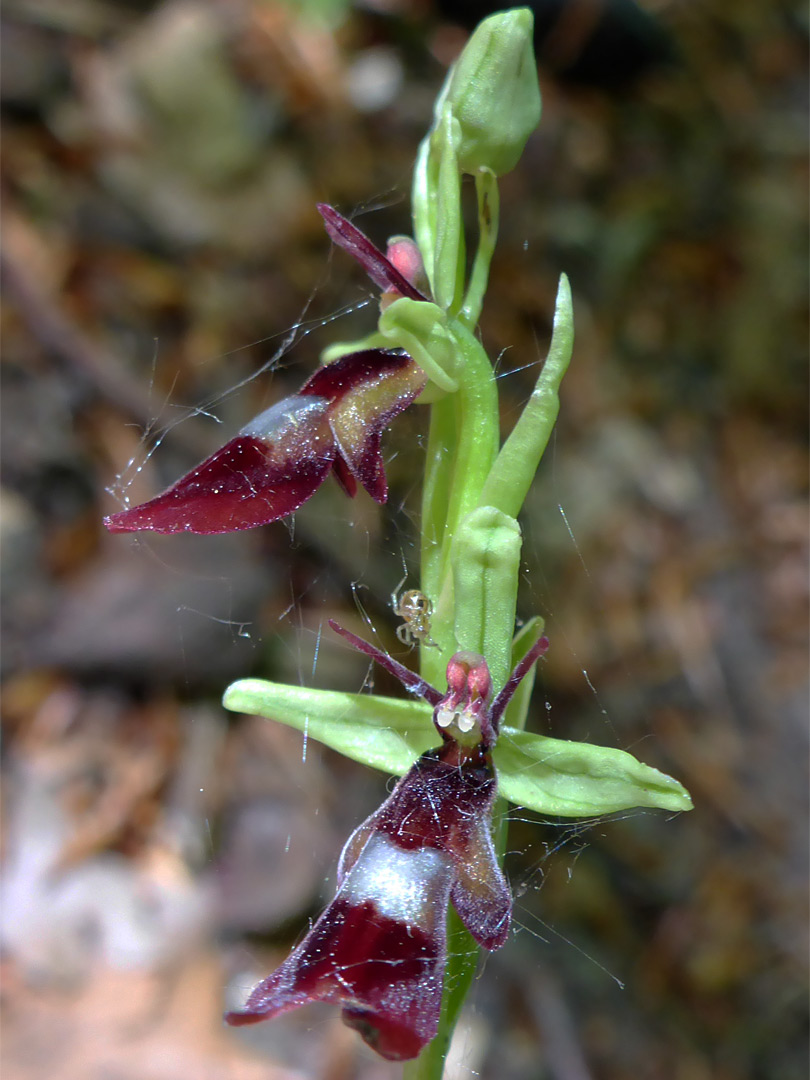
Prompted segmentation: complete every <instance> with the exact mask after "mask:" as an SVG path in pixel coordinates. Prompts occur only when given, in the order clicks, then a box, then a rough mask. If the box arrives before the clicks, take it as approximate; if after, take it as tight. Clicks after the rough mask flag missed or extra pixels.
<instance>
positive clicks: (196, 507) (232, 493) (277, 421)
mask: <svg viewBox="0 0 810 1080" xmlns="http://www.w3.org/2000/svg"><path fill="white" fill-rule="evenodd" d="M327 408H328V403H327V402H326V401H323V400H321V399H318V398H313V397H304V398H302V397H300V396H299V395H294V396H293V397H289V398H286V399H285V400H284V401H281V402H279V403H278V404H276V405H274V406H272V407H271V408H270V409H268V410H266V411H265V412H264V413H262V414H261V415H260V416H258V417H256V418H255V419H254V420H252V421H251V422H250V423H249V424H248V425H246V427H245V428H243V430H242V431H241V432H240V433H239V435H237V436H236V438H234V439H231V440H230V442H228V443H226V444H225V446H223V447H221V448H220V449H219V450H217V452H216V453H215V454H212V455H211V457H209V458H207V459H206V460H205V461H204V462H203V463H202V464H201V465H198V466H197V467H196V468H195V469H192V470H191V472H190V473H187V474H186V475H185V476H184V477H182V478H181V479H180V480H178V481H177V483H175V484H173V485H172V486H171V487H170V488H169V489H168V490H167V491H164V492H163V494H161V495H158V496H156V497H155V498H154V499H150V500H149V502H146V503H142V504H141V505H140V506H134V507H131V508H130V509H128V510H122V511H120V512H119V513H117V514H112V515H111V516H110V517H108V518H106V519H105V524H106V526H107V528H108V529H109V530H110V531H111V532H135V531H137V530H141V529H147V530H151V531H152V532H160V533H176V532H192V533H223V532H234V531H235V530H238V529H251V528H254V527H255V526H257V525H266V524H267V523H268V522H271V521H277V520H278V519H279V518H282V517H285V516H286V515H287V514H291V513H292V512H293V511H294V510H297V509H298V507H299V506H301V504H302V503H304V502H306V500H307V499H309V498H310V497H311V496H312V495H313V494H314V493H315V492H316V491H317V489H318V487H319V486H320V485H321V484H322V483H323V481H324V479H325V478H326V476H327V474H328V472H329V470H330V468H331V467H332V463H333V461H334V457H335V441H334V438H333V436H332V434H331V431H330V428H329V423H328V420H327V415H326V414H327Z"/></svg>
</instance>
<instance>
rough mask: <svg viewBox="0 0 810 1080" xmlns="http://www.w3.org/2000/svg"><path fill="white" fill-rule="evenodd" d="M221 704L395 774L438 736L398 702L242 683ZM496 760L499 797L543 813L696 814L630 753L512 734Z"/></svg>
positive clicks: (505, 736) (683, 796) (417, 711)
mask: <svg viewBox="0 0 810 1080" xmlns="http://www.w3.org/2000/svg"><path fill="white" fill-rule="evenodd" d="M223 704H224V705H225V707H226V708H227V709H231V710H233V711H235V712H243V713H250V714H252V715H255V716H265V717H267V719H268V720H277V721H278V722H279V723H281V724H287V726H288V727H293V728H296V729H297V730H298V731H301V732H303V733H304V734H305V735H306V736H307V737H308V738H311V739H316V740H317V741H318V742H321V743H324V744H325V745H326V746H329V747H331V748H332V749H333V750H337V751H338V753H341V754H344V755H345V756H346V757H350V758H352V759H353V760H354V761H360V762H362V763H363V764H364V765H370V766H371V767H372V768H375V769H381V770H383V771H384V772H388V773H394V774H396V775H397V776H403V775H404V774H405V773H406V772H407V771H408V769H409V768H410V767H411V765H413V763H414V761H415V760H416V759H417V758H418V757H419V755H420V754H422V753H424V752H425V750H429V749H430V748H431V747H433V746H435V745H436V743H437V738H438V737H437V735H436V729H435V728H434V726H433V723H432V721H431V709H430V706H429V705H426V704H424V703H423V702H417V701H407V700H403V699H399V698H389V697H381V696H378V695H370V694H347V693H339V692H337V691H334V690H307V689H306V688H302V687H299V686H286V685H283V684H280V683H272V682H266V681H265V680H264V679H242V680H240V681H239V682H236V683H234V684H233V685H232V686H231V687H230V688H229V689H228V690H227V691H226V693H225V697H224V699H223ZM493 754H494V761H495V766H496V768H497V772H498V785H499V789H500V793H501V795H503V796H504V798H507V799H509V801H510V802H514V803H518V804H519V805H520V806H524V807H526V808H527V809H529V810H537V811H539V812H540V813H542V814H558V815H560V816H562V817H574V818H577V817H592V816H593V815H595V814H609V813H612V812H613V811H615V810H627V809H629V808H630V807H633V806H656V807H659V808H660V809H662V810H691V809H692V801H691V799H690V798H689V794H688V793H687V791H686V790H685V789H684V788H683V787H682V786H681V785H680V784H679V783H678V781H677V780H673V779H672V777H670V776H665V775H664V774H663V773H661V772H659V771H658V770H657V769H653V768H651V767H650V766H649V765H644V764H642V763H641V762H640V761H638V760H637V759H636V758H634V757H633V756H632V754H628V753H626V752H625V751H624V750H616V749H614V748H612V747H605V746H593V745H591V744H590V743H576V742H567V741H565V740H563V739H550V738H546V737H545V736H543V735H533V734H532V733H531V732H528V731H519V730H517V729H516V728H512V727H506V726H505V727H503V728H502V730H501V736H500V738H499V740H498V743H497V745H496V746H495V750H494V752H493Z"/></svg>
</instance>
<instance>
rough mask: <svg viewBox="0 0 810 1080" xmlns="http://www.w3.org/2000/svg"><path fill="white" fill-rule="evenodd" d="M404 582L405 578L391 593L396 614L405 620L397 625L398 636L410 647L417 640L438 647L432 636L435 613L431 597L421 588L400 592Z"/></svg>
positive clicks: (392, 605)
mask: <svg viewBox="0 0 810 1080" xmlns="http://www.w3.org/2000/svg"><path fill="white" fill-rule="evenodd" d="M404 583H405V578H403V579H402V581H400V583H399V585H397V587H396V588H395V589H394V591H393V592H392V593H391V607H392V608H393V611H394V614H395V615H398V616H399V617H400V619H404V620H405V621H404V622H403V623H401V625H400V626H398V627H397V638H398V639H399V640H400V641H401V642H402V644H403V645H407V646H408V648H409V649H412V648H413V647H414V645H415V644H416V643H417V641H418V642H419V644H420V645H429V646H431V647H432V648H435V649H438V648H439V646H438V644H437V643H436V642H435V641H434V640H433V638H431V636H430V617H431V615H432V614H433V604H432V603H431V600H430V597H429V596H425V594H424V593H423V592H420V591H419V589H407V590H406V591H405V592H403V593H400V591H399V590H400V589H401V588H402V586H403V585H404Z"/></svg>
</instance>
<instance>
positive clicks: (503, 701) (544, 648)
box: [489, 635, 548, 732]
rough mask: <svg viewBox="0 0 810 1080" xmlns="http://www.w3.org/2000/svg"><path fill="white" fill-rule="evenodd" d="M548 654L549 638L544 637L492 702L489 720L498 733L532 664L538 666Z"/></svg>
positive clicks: (532, 648) (520, 662)
mask: <svg viewBox="0 0 810 1080" xmlns="http://www.w3.org/2000/svg"><path fill="white" fill-rule="evenodd" d="M547 652H548V638H547V637H546V636H545V635H543V637H540V638H538V639H537V641H536V642H535V643H534V645H533V646H532V647H531V649H529V651H528V652H527V653H526V655H525V656H524V657H523V659H522V660H519V661H518V662H517V664H515V670H514V671H513V672H512V674H511V675H510V676H509V678H508V679H507V680H506V683H505V685H504V688H503V690H501V692H500V693H499V694H498V696H497V697H496V698H495V700H494V701H493V702H492V708H491V709H490V710H489V718H490V721H491V722H492V726H493V728H494V729H495V731H496V732H497V730H498V727H499V725H500V722H501V717H502V716H503V713H504V710H505V709H506V706H507V705H508V704H509V702H510V701H511V700H512V696H513V694H514V693H515V691H516V690H517V688H518V686H520V684H521V682H522V681H523V679H524V678H525V677H526V675H527V673H528V672H529V670H530V669H531V666H532V664H536V663H537V661H538V660H539V659H540V657H541V656H543V655H544V654H545V653H547Z"/></svg>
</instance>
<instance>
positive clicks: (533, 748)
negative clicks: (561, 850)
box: [493, 727, 692, 818]
mask: <svg viewBox="0 0 810 1080" xmlns="http://www.w3.org/2000/svg"><path fill="white" fill-rule="evenodd" d="M493 757H494V761H495V767H496V769H497V773H498V786H499V793H500V795H502V796H503V798H505V799H508V800H509V802H512V803H515V804H517V805H518V806H524V807H526V808H527V809H529V810H536V811H538V813H541V814H554V815H557V816H559V817H573V818H578V817H591V816H594V815H598V814H612V813H614V812H615V811H616V810H629V809H631V807H634V806H655V807H658V808H659V809H660V810H691V809H692V800H691V798H690V797H689V792H688V791H687V790H686V788H684V787H683V785H682V784H679V783H678V781H677V780H674V779H673V778H672V777H671V776H667V775H666V774H665V773H662V772H659V771H658V769H654V768H653V767H652V766H651V765H644V764H643V763H642V762H641V761H638V760H637V759H636V758H634V757H633V755H632V754H628V753H627V752H626V751H625V750H617V749H616V748H615V747H612V746H594V745H593V744H592V743H580V742H568V741H566V740H564V739H550V738H548V737H547V736H545V735H535V734H533V733H532V732H530V731H516V730H515V729H514V728H510V727H502V728H501V734H500V737H499V739H498V745H497V746H496V747H495V750H494V752H493Z"/></svg>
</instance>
